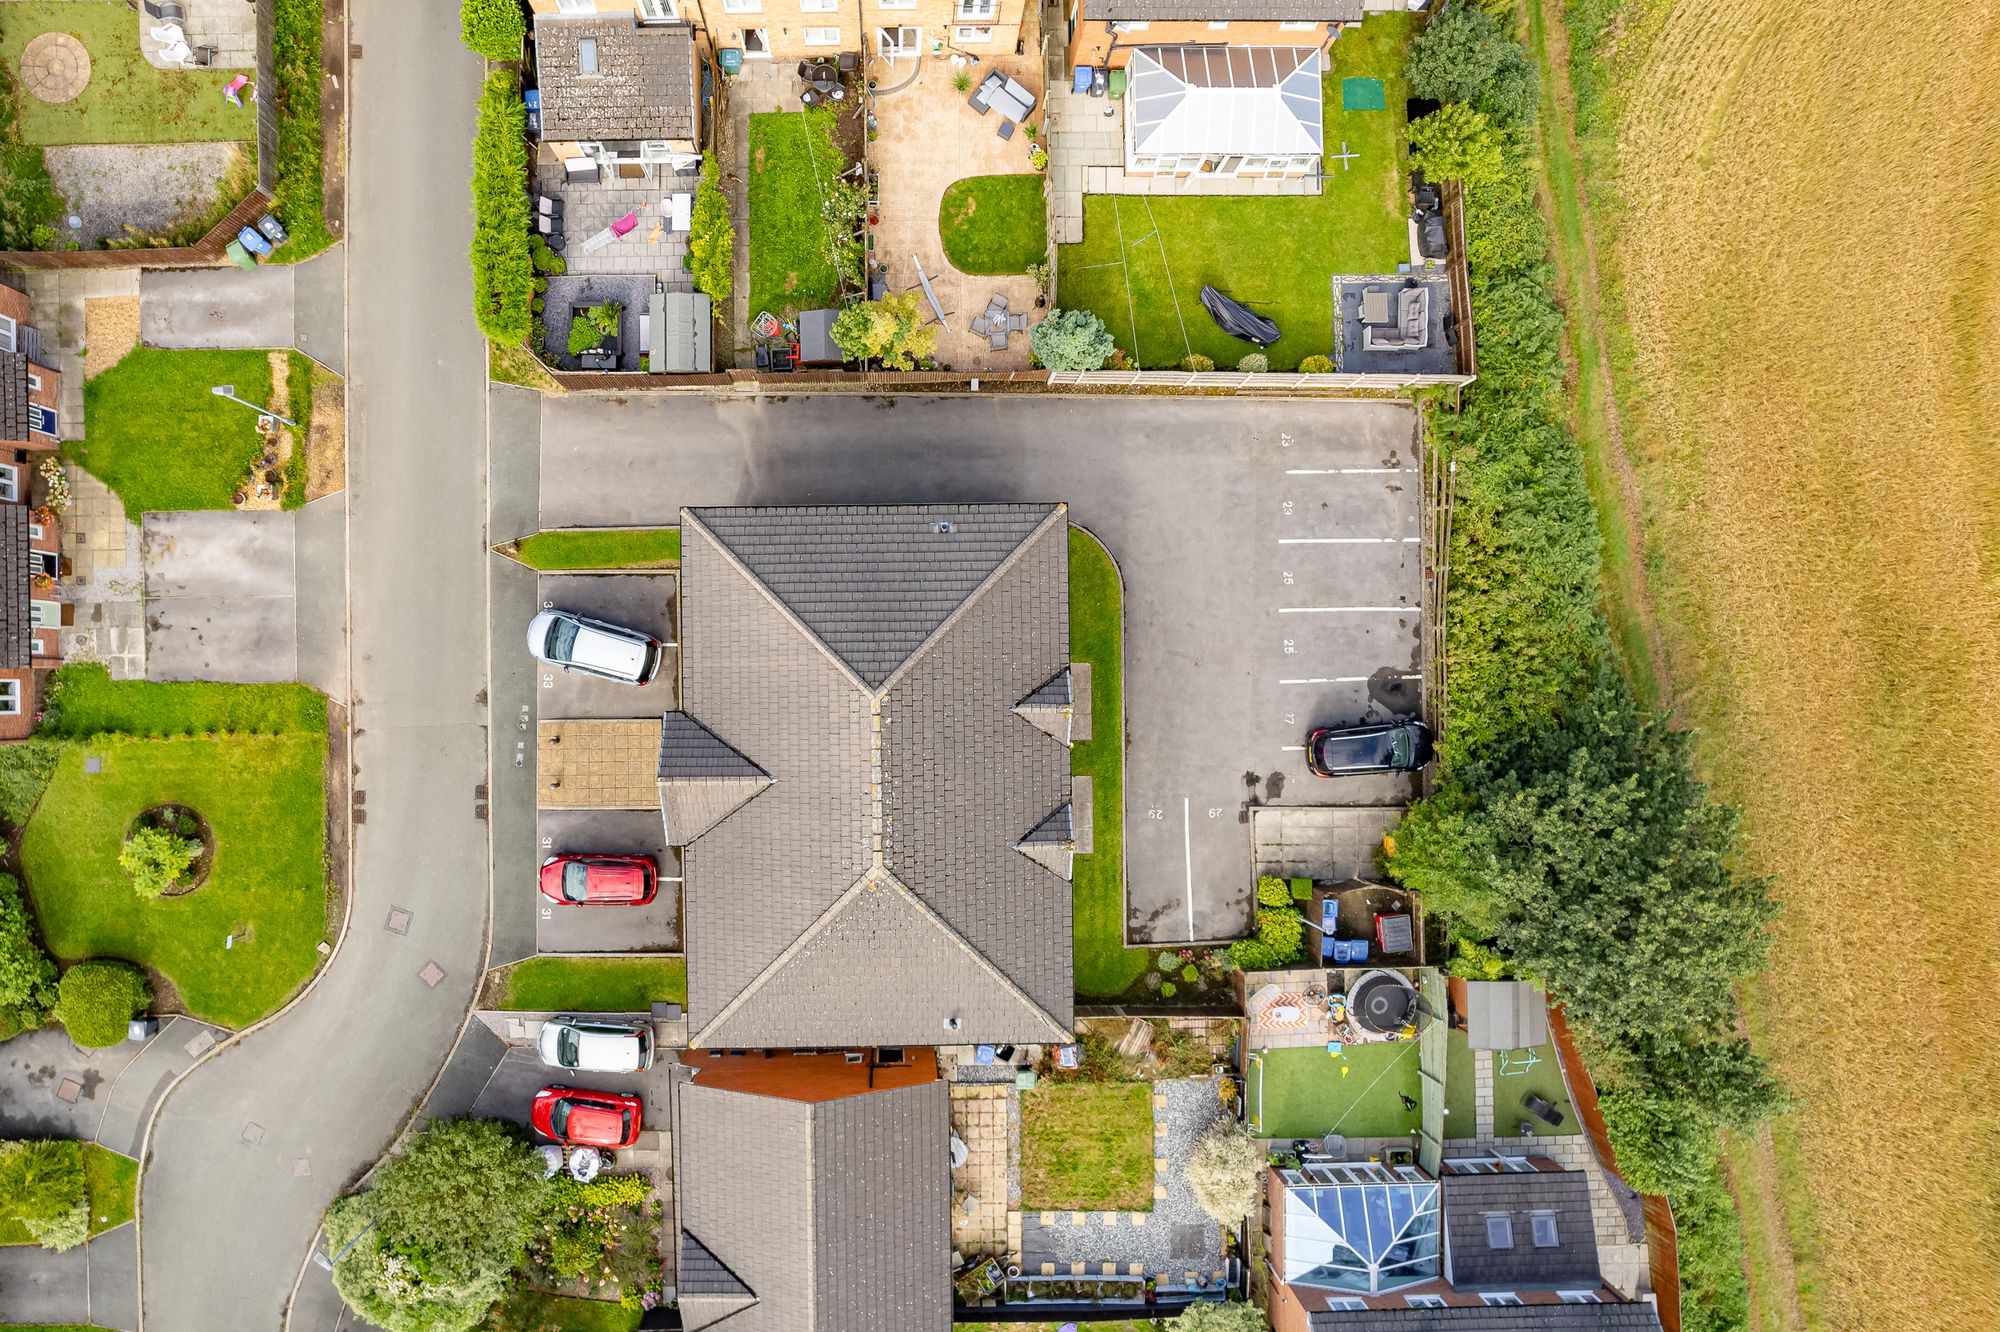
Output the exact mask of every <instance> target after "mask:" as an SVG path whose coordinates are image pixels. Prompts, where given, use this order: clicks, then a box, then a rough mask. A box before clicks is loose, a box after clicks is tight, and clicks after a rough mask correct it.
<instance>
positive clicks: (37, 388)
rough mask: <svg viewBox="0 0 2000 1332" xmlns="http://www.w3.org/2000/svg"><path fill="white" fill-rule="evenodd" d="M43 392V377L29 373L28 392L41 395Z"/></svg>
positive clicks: (32, 372)
mask: <svg viewBox="0 0 2000 1332" xmlns="http://www.w3.org/2000/svg"><path fill="white" fill-rule="evenodd" d="M41 391H42V377H41V376H40V375H38V374H36V373H35V372H34V371H32V370H30V371H29V372H28V392H30V393H40V392H41Z"/></svg>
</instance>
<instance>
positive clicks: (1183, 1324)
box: [1170, 1300, 1271, 1332]
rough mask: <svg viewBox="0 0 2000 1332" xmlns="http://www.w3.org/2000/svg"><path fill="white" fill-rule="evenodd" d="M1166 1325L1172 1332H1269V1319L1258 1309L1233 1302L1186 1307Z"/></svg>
mask: <svg viewBox="0 0 2000 1332" xmlns="http://www.w3.org/2000/svg"><path fill="white" fill-rule="evenodd" d="M1170 1326H1171V1327H1172V1328H1173V1330H1174V1332H1271V1324H1270V1320H1268V1319H1266V1318H1265V1317H1264V1311H1263V1310H1262V1309H1259V1308H1258V1307H1257V1306H1256V1305H1254V1304H1244V1303H1241V1302H1240V1301H1237V1300H1202V1301H1200V1302H1199V1303H1196V1304H1190V1305H1189V1306H1188V1307H1187V1308H1185V1309H1183V1310H1182V1311H1181V1316H1180V1317H1179V1318H1176V1319H1174V1321H1173V1322H1172V1323H1171V1324H1170Z"/></svg>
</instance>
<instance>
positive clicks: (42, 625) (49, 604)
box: [28, 601, 62, 629]
mask: <svg viewBox="0 0 2000 1332" xmlns="http://www.w3.org/2000/svg"><path fill="white" fill-rule="evenodd" d="M28 623H29V624H31V625H33V626H34V627H35V628H37V629H58V628H61V627H62V603H61V602H60V601H31V602H29V603H28Z"/></svg>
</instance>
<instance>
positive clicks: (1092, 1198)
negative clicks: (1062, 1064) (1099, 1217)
mask: <svg viewBox="0 0 2000 1332" xmlns="http://www.w3.org/2000/svg"><path fill="white" fill-rule="evenodd" d="M1021 1206H1022V1207H1024V1208H1026V1209H1028V1210H1030V1211H1033V1210H1035V1209H1037V1208H1059V1209H1065V1210H1074V1211H1089V1212H1149V1211H1151V1210H1152V1209H1153V1087H1152V1084H1151V1083H1147V1082H1074V1083H1068V1084H1064V1085H1060V1086H1043V1087H1037V1088H1035V1089H1034V1090H1033V1091H1026V1092H1022V1093H1021Z"/></svg>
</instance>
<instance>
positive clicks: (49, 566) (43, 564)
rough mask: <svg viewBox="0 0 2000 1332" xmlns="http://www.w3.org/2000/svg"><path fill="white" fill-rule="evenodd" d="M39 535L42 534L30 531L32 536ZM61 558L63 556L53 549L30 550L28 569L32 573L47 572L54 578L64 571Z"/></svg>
mask: <svg viewBox="0 0 2000 1332" xmlns="http://www.w3.org/2000/svg"><path fill="white" fill-rule="evenodd" d="M37 535H40V534H39V533H35V532H30V533H29V536H31V537H33V536H37ZM61 559H62V557H61V556H59V555H57V554H56V553H55V552H54V551H52V550H31V551H29V552H28V571H29V572H30V573H38V574H47V575H48V576H49V577H51V578H54V577H55V576H56V575H57V574H59V573H61V572H62V568H61Z"/></svg>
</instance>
